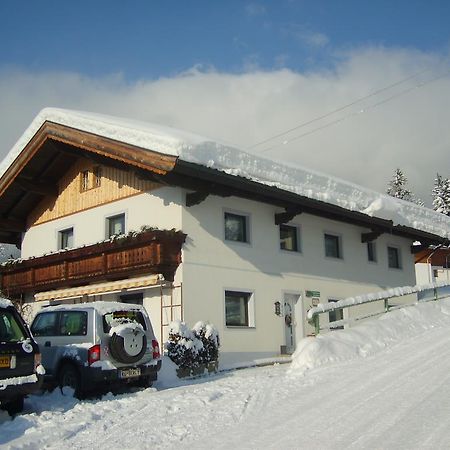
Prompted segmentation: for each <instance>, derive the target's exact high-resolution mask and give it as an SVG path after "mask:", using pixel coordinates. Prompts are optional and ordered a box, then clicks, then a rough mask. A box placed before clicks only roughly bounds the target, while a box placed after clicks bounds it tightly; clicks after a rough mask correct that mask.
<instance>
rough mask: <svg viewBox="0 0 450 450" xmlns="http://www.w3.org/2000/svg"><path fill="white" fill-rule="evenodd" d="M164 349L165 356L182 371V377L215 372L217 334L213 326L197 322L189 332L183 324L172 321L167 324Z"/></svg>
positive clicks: (217, 348)
mask: <svg viewBox="0 0 450 450" xmlns="http://www.w3.org/2000/svg"><path fill="white" fill-rule="evenodd" d="M166 349H167V356H168V357H169V358H170V359H171V360H172V361H173V362H174V363H175V364H176V365H177V366H178V367H179V369H181V371H184V375H183V376H186V375H200V374H202V373H203V372H204V371H205V369H208V370H209V371H216V370H217V361H218V359H219V334H218V332H217V329H216V328H215V327H214V325H211V324H208V323H205V322H197V323H196V324H195V326H194V328H193V330H190V329H189V328H188V327H187V326H186V324H185V323H184V322H181V321H179V320H176V321H173V322H171V323H170V324H169V339H168V341H167V343H166ZM211 363H214V364H213V367H212V368H211V366H210V365H211ZM180 376H181V375H180Z"/></svg>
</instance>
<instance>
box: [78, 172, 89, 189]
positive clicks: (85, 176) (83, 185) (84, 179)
mask: <svg viewBox="0 0 450 450" xmlns="http://www.w3.org/2000/svg"><path fill="white" fill-rule="evenodd" d="M88 189H89V170H83V172H81V178H80V191H81V192H84V191H87V190H88Z"/></svg>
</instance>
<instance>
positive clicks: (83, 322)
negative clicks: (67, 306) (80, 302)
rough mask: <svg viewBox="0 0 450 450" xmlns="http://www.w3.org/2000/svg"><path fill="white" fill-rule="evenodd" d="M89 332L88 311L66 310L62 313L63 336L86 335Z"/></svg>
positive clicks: (61, 333)
mask: <svg viewBox="0 0 450 450" xmlns="http://www.w3.org/2000/svg"><path fill="white" fill-rule="evenodd" d="M86 332H87V313H86V312H84V311H66V312H62V313H61V322H60V324H59V334H60V335H62V336H85V335H86Z"/></svg>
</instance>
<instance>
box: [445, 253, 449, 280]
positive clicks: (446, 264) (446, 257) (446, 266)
mask: <svg viewBox="0 0 450 450" xmlns="http://www.w3.org/2000/svg"><path fill="white" fill-rule="evenodd" d="M449 256H450V254H449V253H447V255H446V256H445V269H446V272H447V281H448V257H449Z"/></svg>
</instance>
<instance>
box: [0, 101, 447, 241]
mask: <svg viewBox="0 0 450 450" xmlns="http://www.w3.org/2000/svg"><path fill="white" fill-rule="evenodd" d="M45 121H49V122H55V123H58V124H62V125H66V126H69V127H72V128H76V129H79V130H82V131H86V132H89V133H93V134H96V135H100V136H104V137H107V138H110V139H114V140H117V141H119V142H124V143H127V144H130V145H135V146H138V147H141V148H144V149H147V150H152V151H156V152H159V153H163V154H167V155H171V156H176V157H178V158H179V159H181V160H183V161H187V162H191V163H195V164H199V165H202V166H206V167H210V168H213V169H217V170H220V171H222V172H225V173H228V174H230V175H234V176H241V177H245V178H248V179H250V180H253V181H256V182H258V183H261V184H265V185H268V186H275V187H277V188H280V189H283V190H286V191H289V192H293V193H295V194H298V195H301V196H304V197H308V198H311V199H315V200H320V201H323V202H326V203H330V204H333V205H337V206H340V207H342V208H345V209H348V210H351V211H356V212H360V213H363V214H366V215H368V216H375V217H378V218H382V219H387V220H392V221H393V223H394V225H404V226H408V227H411V228H415V229H417V230H421V231H425V232H428V233H431V234H435V235H439V236H442V237H444V238H450V218H449V217H448V216H446V215H444V214H440V213H437V212H435V211H432V210H430V209H428V208H425V207H422V206H418V205H416V204H414V203H411V202H406V201H403V200H399V199H394V198H392V197H389V196H387V195H384V194H380V193H378V192H375V191H372V190H370V189H366V188H364V187H361V186H358V185H355V184H353V183H350V182H347V181H344V180H341V179H338V178H334V177H330V176H328V175H325V174H321V173H319V172H316V171H313V170H309V169H305V168H303V167H300V166H297V165H294V164H292V163H289V165H287V164H286V163H282V162H276V161H273V160H270V159H267V158H262V157H259V156H255V155H252V154H249V153H246V152H243V151H241V150H238V149H236V148H233V147H230V146H228V145H226V144H222V143H218V142H214V141H212V140H210V139H207V138H203V137H201V136H197V135H194V134H190V133H187V132H182V131H179V130H174V129H171V128H167V127H162V126H158V125H153V124H148V123H143V122H138V121H131V120H128V119H122V118H116V117H110V116H105V115H100V114H93V113H86V112H80V111H69V110H63V109H55V108H46V109H43V110H42V111H41V112H40V113H39V114H38V115H37V116H36V118H35V119H34V120H33V122H32V123H31V125H30V126H29V127H28V128H27V130H26V131H25V132H24V134H23V135H22V136H21V137H20V139H19V140H18V141H17V143H16V144H15V145H14V147H13V148H12V149H11V151H10V152H9V154H8V155H7V156H6V158H5V159H4V160H3V162H2V164H1V165H0V176H3V174H4V173H5V171H6V170H7V169H8V167H9V166H10V165H11V163H12V162H13V161H14V160H15V159H16V157H17V156H18V155H19V154H20V152H21V151H22V150H23V148H24V147H25V146H26V145H27V143H28V142H29V141H30V139H31V138H32V137H33V136H34V134H35V133H36V132H37V131H38V130H39V128H40V127H41V126H42V125H43V124H44V122H45Z"/></svg>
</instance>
